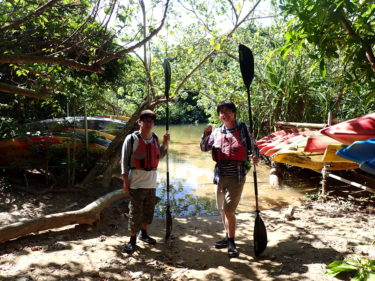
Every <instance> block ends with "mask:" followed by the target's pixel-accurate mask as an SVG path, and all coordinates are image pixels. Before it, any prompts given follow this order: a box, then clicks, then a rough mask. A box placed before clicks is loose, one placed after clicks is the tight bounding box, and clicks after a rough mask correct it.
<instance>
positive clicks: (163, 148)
mask: <svg viewBox="0 0 375 281" xmlns="http://www.w3.org/2000/svg"><path fill="white" fill-rule="evenodd" d="M169 140H170V135H169V134H165V135H164V136H163V143H162V145H160V143H159V148H160V159H162V158H164V156H165V155H166V154H167V150H168V143H169Z"/></svg>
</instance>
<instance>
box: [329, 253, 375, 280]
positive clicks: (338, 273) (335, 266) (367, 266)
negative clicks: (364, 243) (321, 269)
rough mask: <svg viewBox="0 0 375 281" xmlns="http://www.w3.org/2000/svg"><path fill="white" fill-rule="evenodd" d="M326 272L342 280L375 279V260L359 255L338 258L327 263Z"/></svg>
mask: <svg viewBox="0 0 375 281" xmlns="http://www.w3.org/2000/svg"><path fill="white" fill-rule="evenodd" d="M326 274H327V275H331V276H334V277H336V278H338V279H341V280H351V281H373V280H375V260H368V259H364V258H359V257H357V258H355V259H349V258H347V259H344V260H337V261H334V262H332V263H330V264H329V265H327V271H326Z"/></svg>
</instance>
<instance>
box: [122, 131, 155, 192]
mask: <svg viewBox="0 0 375 281" xmlns="http://www.w3.org/2000/svg"><path fill="white" fill-rule="evenodd" d="M139 137H142V136H139ZM130 138H131V134H129V135H128V136H127V137H126V138H125V141H124V144H123V148H122V150H123V151H122V158H123V159H122V161H121V162H122V166H121V169H122V174H125V173H127V167H128V161H127V160H128V159H129V156H128V155H129V154H128V153H125V151H127V150H128V149H129V147H128V146H130V143H131V141H130ZM133 139H134V142H133V150H132V152H135V151H136V150H137V148H138V146H139V141H138V138H136V137H134V138H133ZM143 140H144V142H145V143H152V142H153V141H154V137H151V138H150V139H147V140H146V139H144V138H143ZM125 154H126V155H125ZM128 172H129V183H130V188H131V189H138V188H156V181H157V172H156V170H151V171H145V170H142V169H131V170H129V171H128Z"/></svg>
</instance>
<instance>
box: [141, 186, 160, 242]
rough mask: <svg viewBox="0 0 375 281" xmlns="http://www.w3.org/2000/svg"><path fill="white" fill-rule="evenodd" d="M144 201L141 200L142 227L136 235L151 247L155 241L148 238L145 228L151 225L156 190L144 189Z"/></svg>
mask: <svg viewBox="0 0 375 281" xmlns="http://www.w3.org/2000/svg"><path fill="white" fill-rule="evenodd" d="M143 192H144V199H143V216H142V226H141V230H140V232H139V234H138V238H139V239H140V240H142V241H144V242H146V243H149V244H151V245H155V244H156V240H155V239H154V238H152V237H150V236H149V235H148V233H147V226H148V225H149V224H151V223H152V221H153V218H154V211H155V202H156V190H155V189H154V188H152V189H144V190H143Z"/></svg>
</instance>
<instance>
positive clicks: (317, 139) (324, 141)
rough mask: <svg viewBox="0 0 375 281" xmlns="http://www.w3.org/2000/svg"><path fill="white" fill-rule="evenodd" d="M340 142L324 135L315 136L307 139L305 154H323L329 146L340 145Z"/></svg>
mask: <svg viewBox="0 0 375 281" xmlns="http://www.w3.org/2000/svg"><path fill="white" fill-rule="evenodd" d="M340 143H341V142H339V141H337V140H335V139H333V138H331V137H328V136H325V135H321V134H319V135H315V136H311V137H309V138H308V139H307V142H306V146H305V152H320V153H324V152H325V151H326V149H327V146H328V145H329V144H340Z"/></svg>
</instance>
